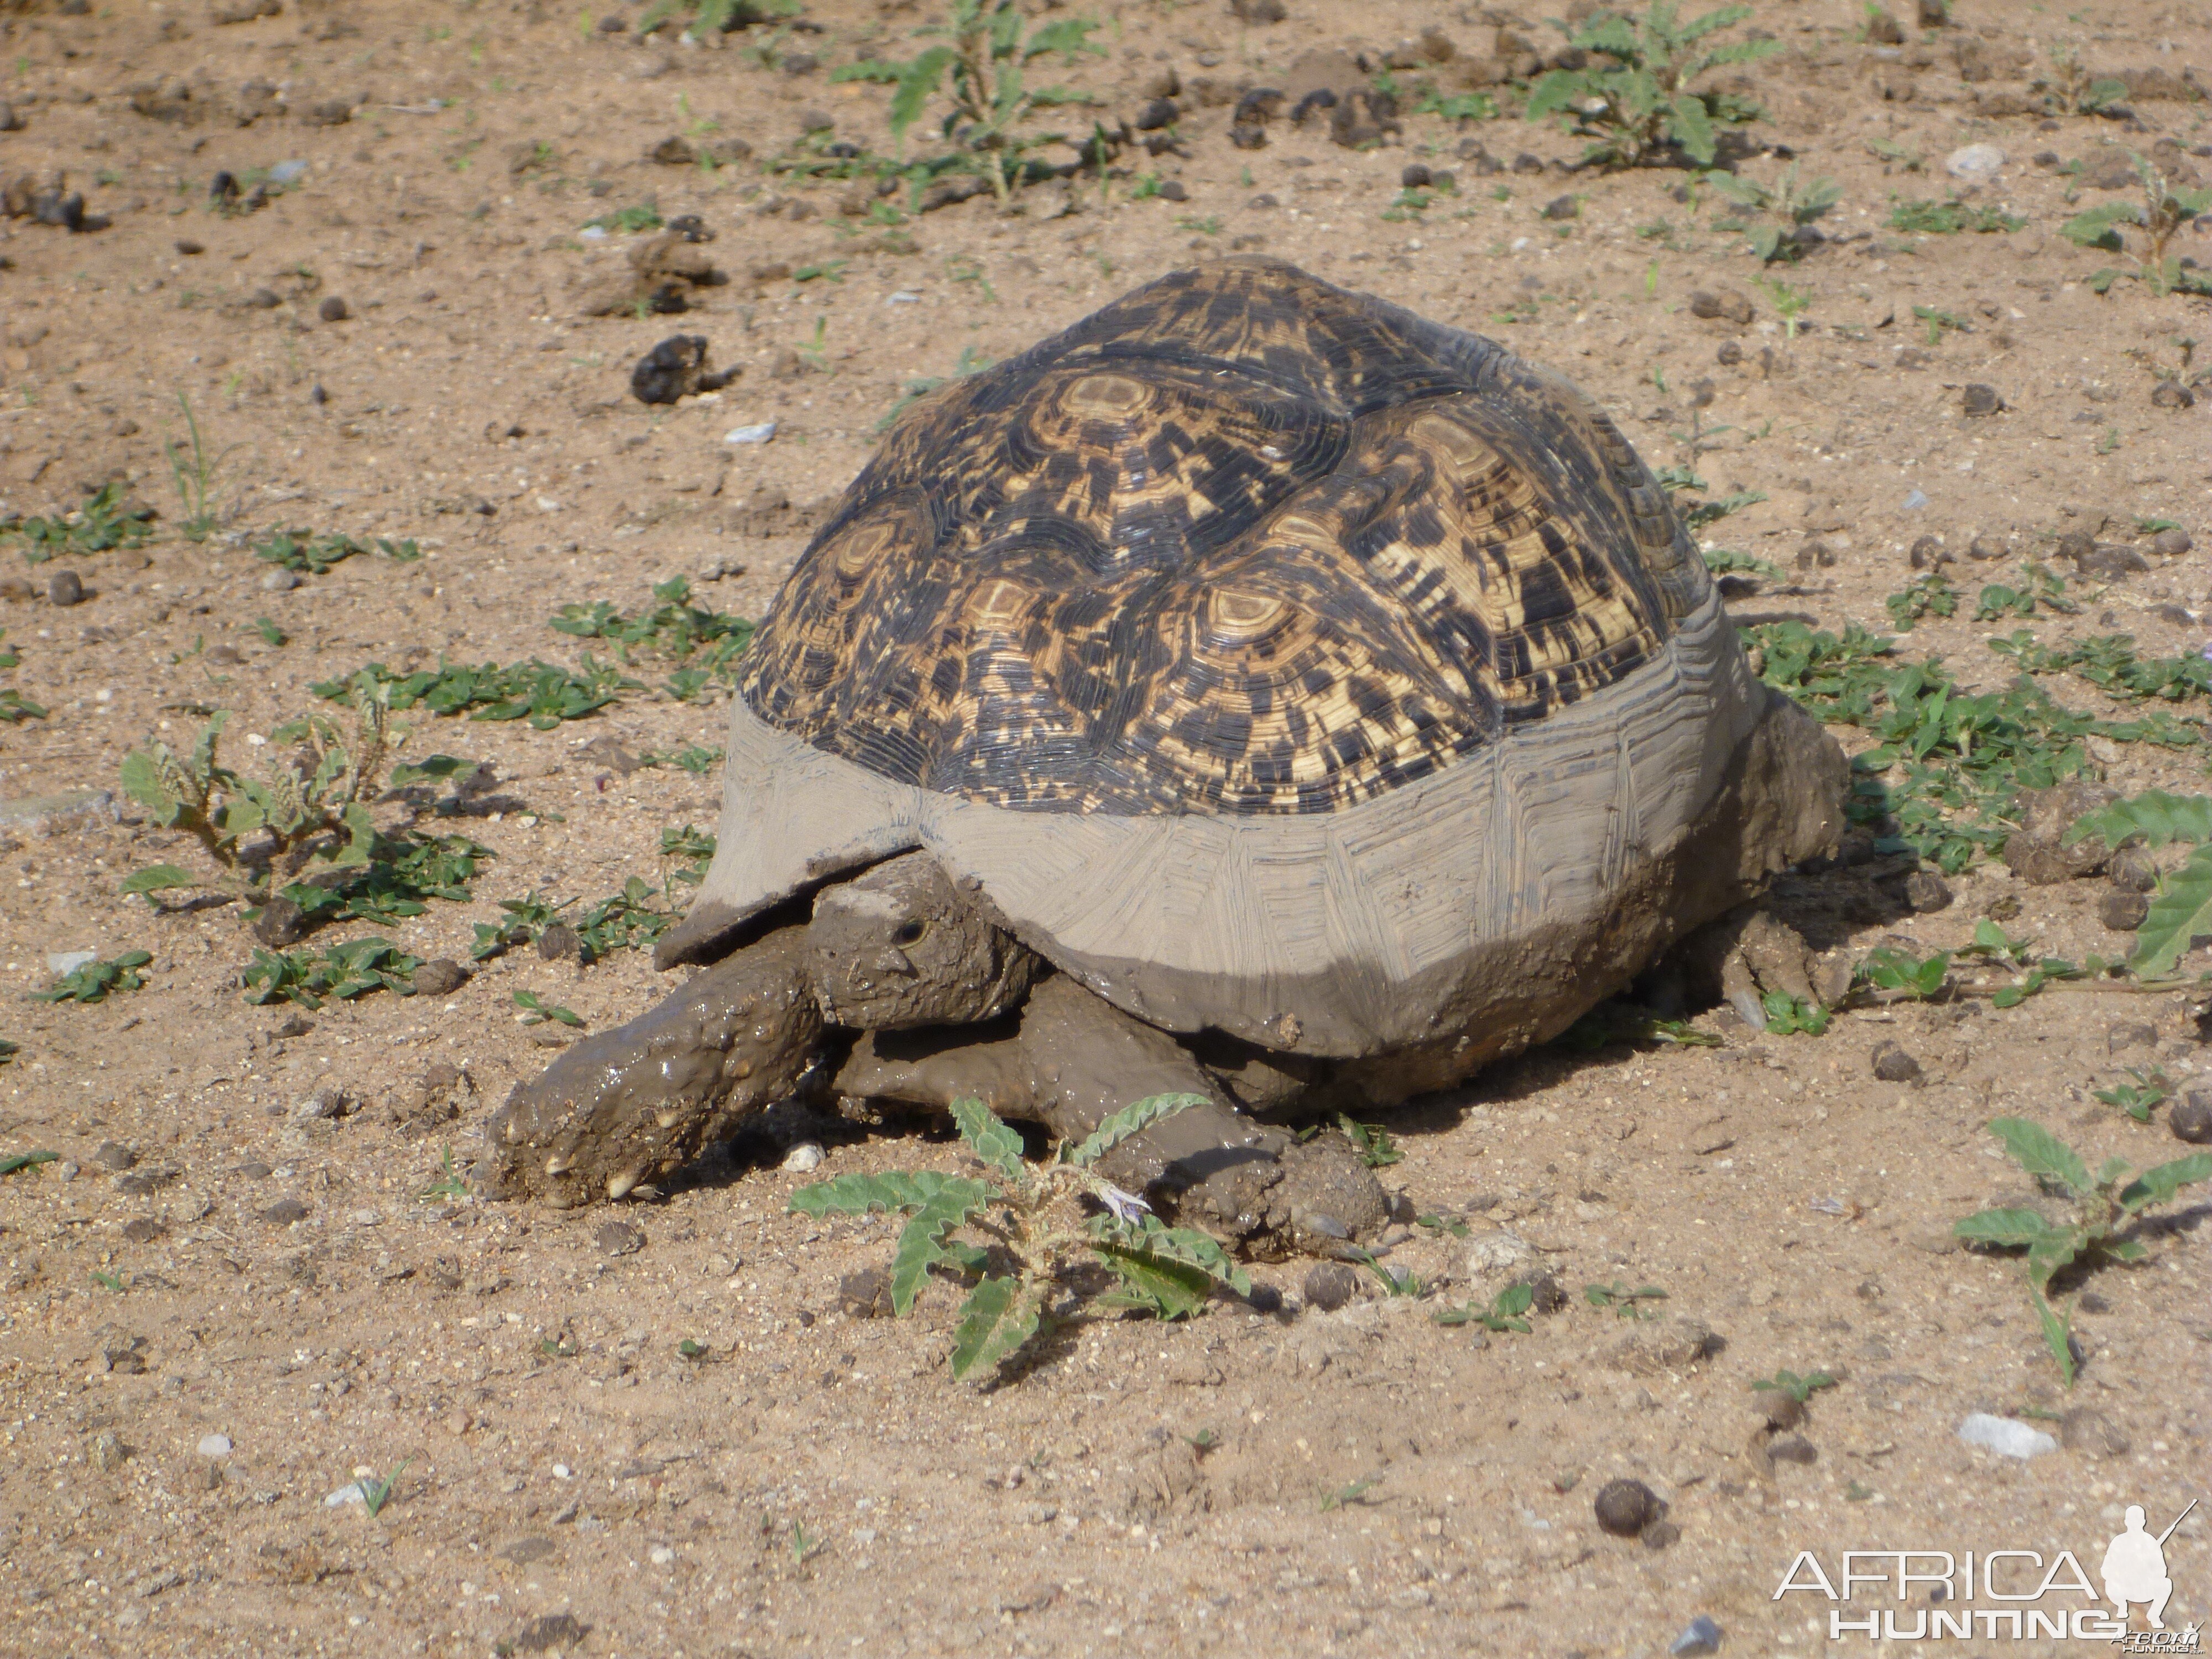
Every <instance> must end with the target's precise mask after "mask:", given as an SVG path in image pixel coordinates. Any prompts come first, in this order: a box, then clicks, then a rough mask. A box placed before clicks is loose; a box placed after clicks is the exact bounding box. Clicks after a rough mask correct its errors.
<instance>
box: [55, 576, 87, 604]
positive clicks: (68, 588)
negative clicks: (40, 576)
mask: <svg viewBox="0 0 2212 1659" xmlns="http://www.w3.org/2000/svg"><path fill="white" fill-rule="evenodd" d="M46 603H47V604H49V605H62V606H64V607H66V606H69V605H82V604H83V603H84V582H83V580H82V578H81V577H79V576H78V574H76V571H74V570H57V571H55V572H54V574H52V575H51V576H49V577H48V578H47V579H46Z"/></svg>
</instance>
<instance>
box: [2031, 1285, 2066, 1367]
mask: <svg viewBox="0 0 2212 1659" xmlns="http://www.w3.org/2000/svg"><path fill="white" fill-rule="evenodd" d="M2029 1294H2030V1295H2031V1296H2033V1297H2034V1298H2035V1312H2036V1317H2037V1318H2038V1319H2039V1320H2040V1321H2041V1322H2042V1325H2043V1341H2044V1346H2046V1347H2048V1348H2049V1349H2050V1350H2051V1358H2053V1359H2056V1360H2057V1362H2058V1371H2059V1375H2060V1376H2063V1377H2064V1378H2065V1379H2066V1386H2067V1387H2068V1388H2069V1389H2070V1388H2072V1387H2073V1386H2074V1372H2075V1364H2074V1333H2073V1331H2072V1329H2071V1328H2070V1325H2069V1321H2068V1320H2066V1319H2065V1318H2063V1317H2061V1316H2059V1315H2058V1314H2057V1312H2055V1311H2053V1310H2052V1308H2051V1304H2050V1303H2049V1302H2048V1301H2046V1300H2045V1298H2044V1295H2043V1292H2042V1291H2039V1290H2038V1291H2030V1292H2029Z"/></svg>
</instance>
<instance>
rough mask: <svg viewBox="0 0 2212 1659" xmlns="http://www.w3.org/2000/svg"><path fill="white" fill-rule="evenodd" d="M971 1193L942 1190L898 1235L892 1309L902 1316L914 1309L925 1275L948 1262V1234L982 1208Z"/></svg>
mask: <svg viewBox="0 0 2212 1659" xmlns="http://www.w3.org/2000/svg"><path fill="white" fill-rule="evenodd" d="M972 1190H973V1189H972V1188H970V1190H969V1191H968V1192H962V1191H958V1190H956V1189H951V1188H947V1189H943V1190H940V1191H939V1192H938V1193H937V1194H935V1195H934V1196H933V1197H932V1198H931V1199H930V1200H928V1201H927V1203H925V1204H924V1205H922V1206H921V1208H920V1209H919V1210H917V1211H915V1215H914V1219H913V1220H911V1221H909V1222H908V1223H907V1224H906V1230H905V1231H903V1232H902V1233H900V1234H899V1241H898V1249H896V1251H895V1252H893V1254H892V1256H891V1308H892V1310H893V1311H895V1312H896V1313H897V1314H899V1315H900V1316H902V1317H903V1316H905V1315H906V1314H907V1313H908V1312H909V1311H911V1310H912V1309H913V1307H914V1298H915V1296H916V1295H918V1294H919V1293H920V1292H921V1281H922V1277H923V1275H924V1274H926V1273H928V1271H929V1270H930V1268H931V1267H934V1266H935V1265H936V1264H937V1263H938V1262H939V1261H944V1260H945V1255H946V1250H945V1234H947V1233H949V1232H951V1231H952V1230H953V1229H954V1228H955V1227H957V1226H958V1225H960V1224H961V1223H962V1222H963V1221H965V1220H967V1219H968V1218H969V1216H971V1215H973V1214H975V1212H976V1211H977V1210H978V1209H980V1208H981V1207H982V1206H981V1200H978V1199H976V1198H975V1197H974V1196H973V1195H972Z"/></svg>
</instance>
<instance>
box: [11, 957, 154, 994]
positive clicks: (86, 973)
mask: <svg viewBox="0 0 2212 1659" xmlns="http://www.w3.org/2000/svg"><path fill="white" fill-rule="evenodd" d="M153 960H154V958H153V957H152V956H151V955H150V954H149V952H147V951H124V952H123V953H122V954H121V955H120V956H114V957H108V958H107V959H106V961H105V962H98V961H94V962H87V963H79V964H78V965H77V966H76V967H75V968H72V969H70V970H69V972H67V973H66V974H64V975H61V976H60V977H58V979H56V980H55V981H54V982H53V983H52V984H51V985H49V986H47V987H46V989H45V990H43V991H33V992H32V993H31V996H32V999H33V1000H34V1001H38V1002H105V1001H106V1000H107V997H108V994H109V993H110V992H113V991H136V990H137V989H138V988H139V987H141V986H143V985H144V984H145V983H146V976H145V975H143V974H142V973H140V972H139V971H138V970H139V969H141V968H143V967H145V966H146V964H147V963H150V962H151V961H153Z"/></svg>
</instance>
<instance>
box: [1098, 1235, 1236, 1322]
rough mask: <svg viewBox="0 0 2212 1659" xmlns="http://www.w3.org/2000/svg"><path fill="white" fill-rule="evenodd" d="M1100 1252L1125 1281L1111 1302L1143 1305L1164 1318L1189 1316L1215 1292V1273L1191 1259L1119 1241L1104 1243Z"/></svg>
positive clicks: (1101, 1257) (1122, 1280) (1153, 1313)
mask: <svg viewBox="0 0 2212 1659" xmlns="http://www.w3.org/2000/svg"><path fill="white" fill-rule="evenodd" d="M1098 1255H1099V1257H1100V1259H1101V1260H1102V1261H1104V1262H1105V1264H1106V1265H1107V1266H1108V1267H1110V1268H1112V1269H1113V1270H1114V1273H1115V1275H1116V1276H1117V1277H1118V1278H1119V1279H1121V1290H1120V1291H1119V1292H1117V1293H1116V1294H1115V1297H1112V1298H1111V1299H1110V1305H1117V1306H1121V1307H1134V1308H1141V1309H1143V1310H1145V1311H1146V1312H1148V1313H1151V1314H1152V1315H1153V1316H1155V1317H1157V1318H1160V1319H1188V1318H1189V1317H1190V1316H1192V1315H1194V1314H1195V1313H1197V1312H1198V1311H1199V1310H1200V1309H1202V1308H1203V1307H1205V1306H1206V1298H1207V1297H1209V1296H1211V1295H1212V1293H1213V1278H1212V1274H1210V1273H1206V1271H1205V1269H1203V1268H1201V1267H1192V1266H1190V1265H1189V1264H1188V1262H1183V1261H1171V1260H1170V1259H1169V1258H1167V1257H1165V1256H1161V1255H1153V1254H1152V1253H1151V1252H1149V1251H1145V1250H1132V1249H1125V1248H1124V1247H1122V1246H1121V1245H1118V1244H1101V1245H1100V1246H1099V1247H1098Z"/></svg>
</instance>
